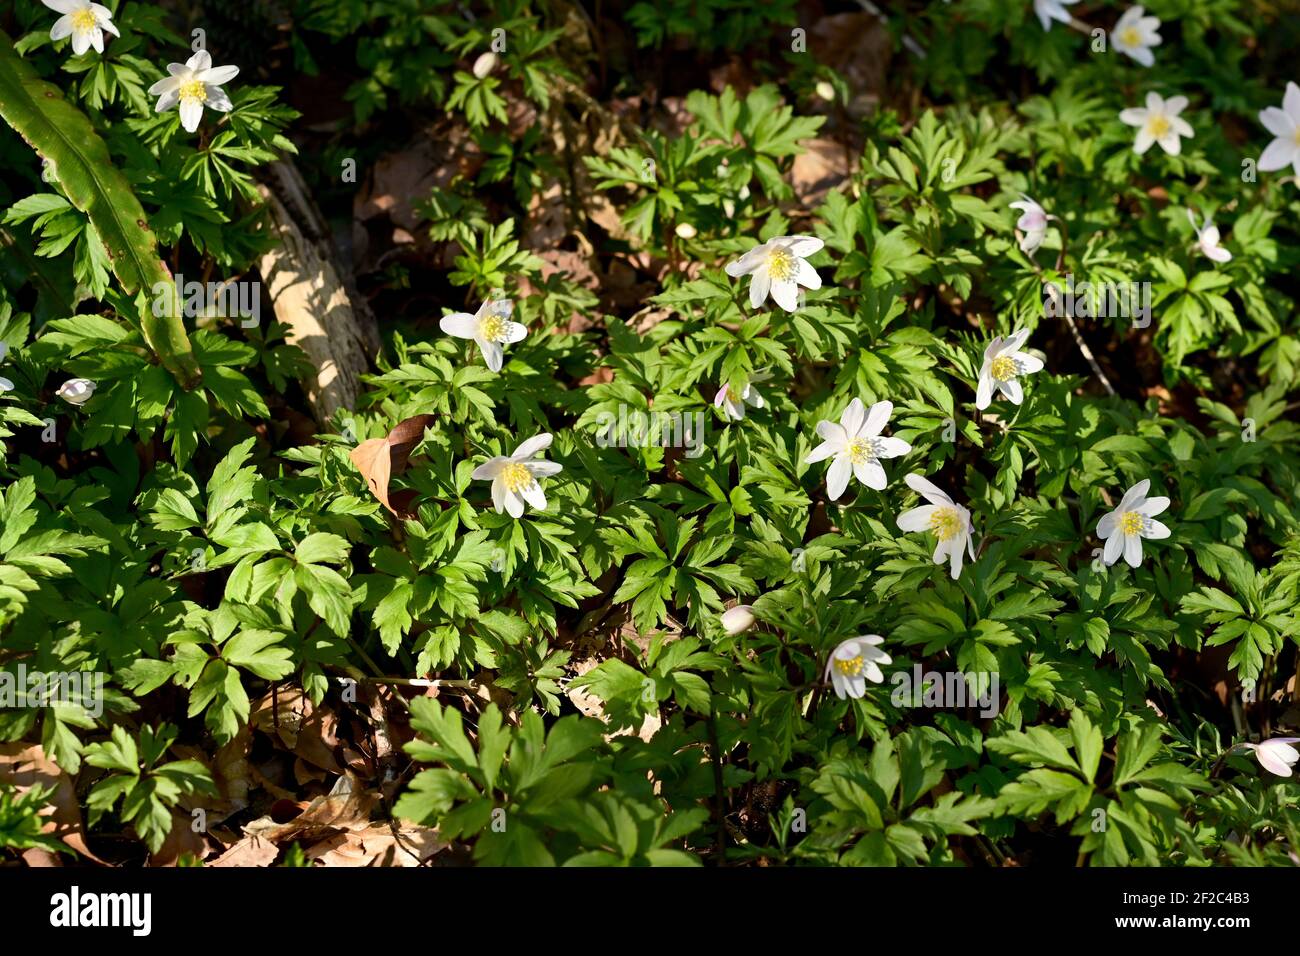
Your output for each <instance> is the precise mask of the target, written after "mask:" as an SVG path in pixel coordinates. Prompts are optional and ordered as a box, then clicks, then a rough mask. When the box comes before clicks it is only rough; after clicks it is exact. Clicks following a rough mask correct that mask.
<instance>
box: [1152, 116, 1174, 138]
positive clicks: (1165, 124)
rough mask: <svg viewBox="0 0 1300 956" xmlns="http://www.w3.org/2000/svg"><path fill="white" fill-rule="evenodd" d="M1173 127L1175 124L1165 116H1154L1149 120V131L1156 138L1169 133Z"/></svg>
mask: <svg viewBox="0 0 1300 956" xmlns="http://www.w3.org/2000/svg"><path fill="white" fill-rule="evenodd" d="M1171 129H1173V124H1171V123H1170V122H1169V120H1167V119H1165V118H1164V117H1163V116H1152V117H1151V118H1150V119H1148V120H1147V132H1148V133H1150V134H1151V135H1152V136H1154V137H1155V138H1156V139H1160V138H1161V137H1163V136H1167V135H1169V131H1170V130H1171Z"/></svg>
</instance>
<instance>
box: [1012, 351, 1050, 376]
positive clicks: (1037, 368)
mask: <svg viewBox="0 0 1300 956" xmlns="http://www.w3.org/2000/svg"><path fill="white" fill-rule="evenodd" d="M1013 358H1014V359H1015V360H1016V364H1017V366H1019V371H1020V374H1022V375H1032V374H1033V373H1034V372H1041V371H1042V370H1043V360H1042V359H1040V358H1039V357H1038V356H1037V355H1030V354H1029V353H1028V352H1017V353H1016V354H1015V355H1014V356H1013Z"/></svg>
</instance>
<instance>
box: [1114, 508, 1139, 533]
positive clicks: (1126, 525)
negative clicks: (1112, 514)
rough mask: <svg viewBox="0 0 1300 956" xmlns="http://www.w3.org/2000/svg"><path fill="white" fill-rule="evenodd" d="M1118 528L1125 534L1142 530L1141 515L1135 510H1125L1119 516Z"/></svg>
mask: <svg viewBox="0 0 1300 956" xmlns="http://www.w3.org/2000/svg"><path fill="white" fill-rule="evenodd" d="M1119 530H1120V531H1122V532H1124V533H1125V534H1137V533H1138V532H1139V531H1141V530H1142V516H1141V515H1140V514H1138V513H1137V512H1136V511H1126V512H1124V513H1123V514H1122V515H1120V517H1119Z"/></svg>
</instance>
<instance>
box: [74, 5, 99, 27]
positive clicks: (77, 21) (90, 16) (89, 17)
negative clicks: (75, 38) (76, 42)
mask: <svg viewBox="0 0 1300 956" xmlns="http://www.w3.org/2000/svg"><path fill="white" fill-rule="evenodd" d="M71 16H72V29H73V30H75V31H76V32H77V33H89V32H90V31H91V30H93V29H95V27H97V26H98V25H99V24H98V22H96V20H95V13H94V11H93V10H90V9H87V8H83V9H81V10H73V11H72V14H71Z"/></svg>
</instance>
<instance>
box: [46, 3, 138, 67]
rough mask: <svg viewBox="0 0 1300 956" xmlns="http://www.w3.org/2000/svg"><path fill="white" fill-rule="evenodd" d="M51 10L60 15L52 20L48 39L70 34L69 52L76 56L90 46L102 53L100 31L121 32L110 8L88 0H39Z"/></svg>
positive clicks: (116, 33) (102, 45)
mask: <svg viewBox="0 0 1300 956" xmlns="http://www.w3.org/2000/svg"><path fill="white" fill-rule="evenodd" d="M41 3H43V4H45V5H46V6H47V7H49V8H50V9H51V10H53V11H54V12H55V13H61V14H63V16H61V17H59V19H57V20H55V21H54V26H53V28H51V30H50V39H51V40H62V39H63V38H64V37H69V36H70V37H72V52H73V53H75V54H76V55H77V56H81V54H83V53H85V52H86V51H87V50H89V49H90V48H91V47H92V46H93V47H94V48H95V52H96V53H103V52H104V34H105V33H106V32H107V33H111V34H113V36H115V37H120V36H121V35H122V34H120V33H118V32H117V27H115V26H113V11H112V10H110V9H108V7H105V6H101V5H100V4H98V3H91V2H90V0H41Z"/></svg>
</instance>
